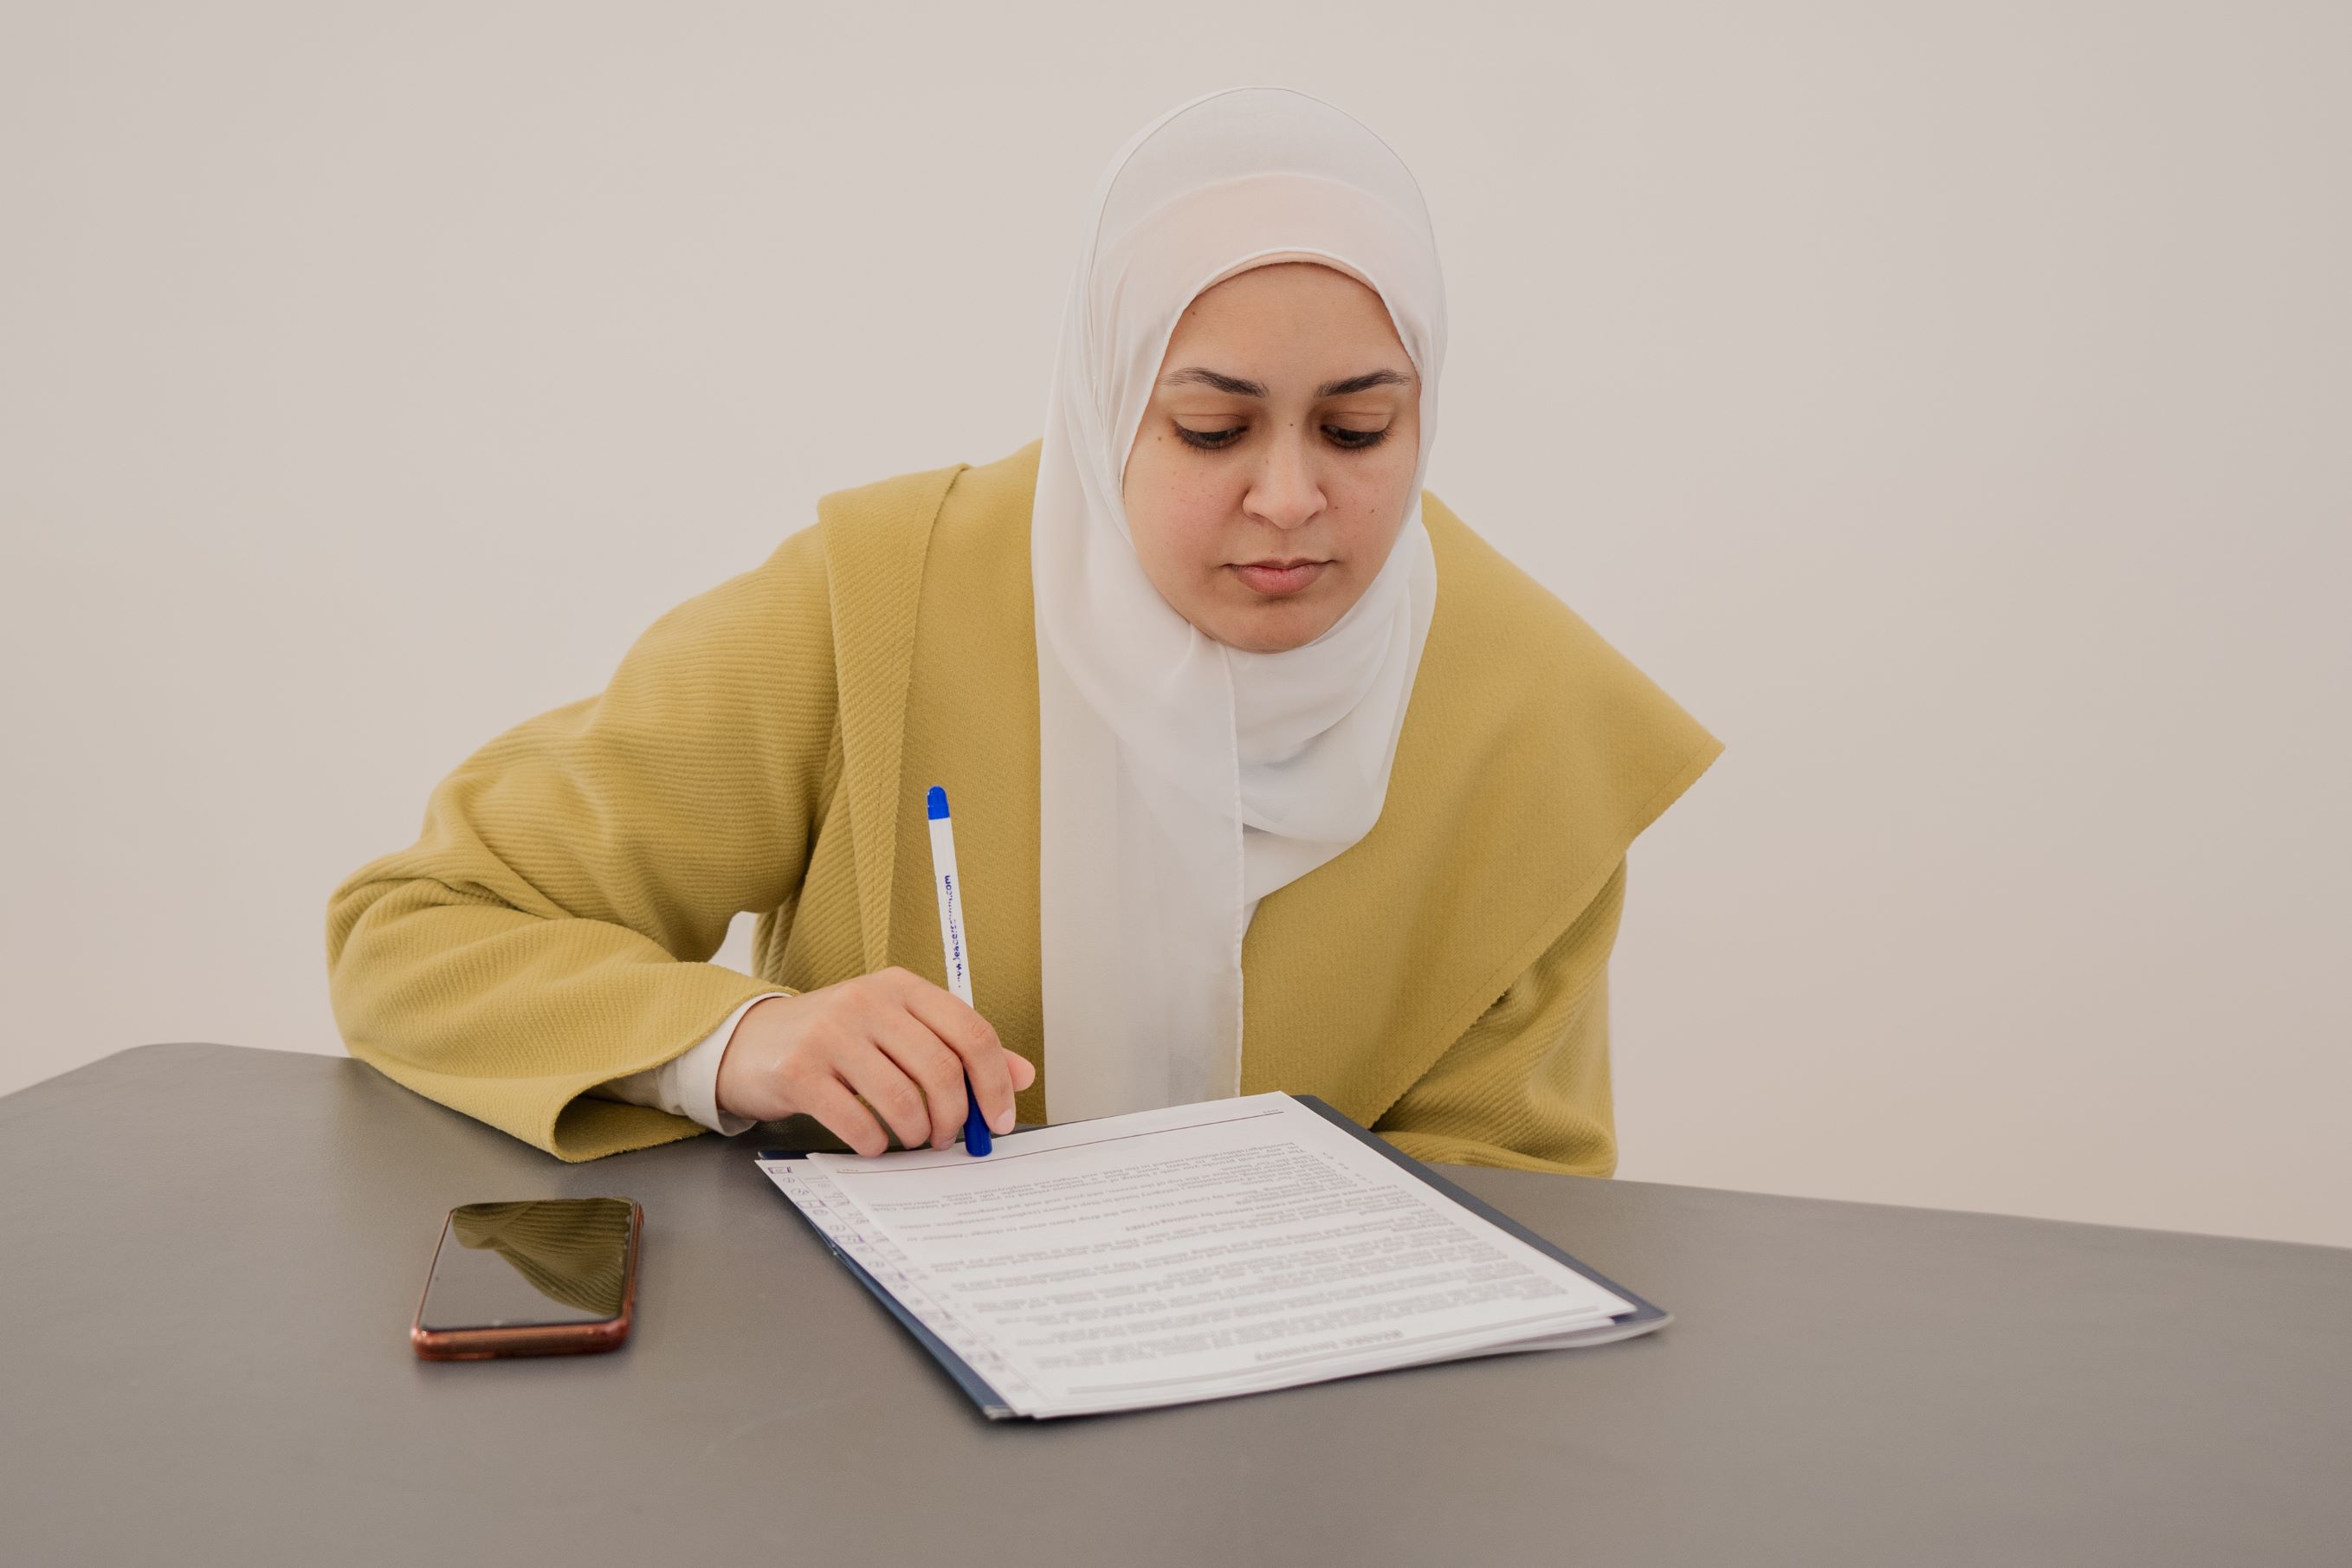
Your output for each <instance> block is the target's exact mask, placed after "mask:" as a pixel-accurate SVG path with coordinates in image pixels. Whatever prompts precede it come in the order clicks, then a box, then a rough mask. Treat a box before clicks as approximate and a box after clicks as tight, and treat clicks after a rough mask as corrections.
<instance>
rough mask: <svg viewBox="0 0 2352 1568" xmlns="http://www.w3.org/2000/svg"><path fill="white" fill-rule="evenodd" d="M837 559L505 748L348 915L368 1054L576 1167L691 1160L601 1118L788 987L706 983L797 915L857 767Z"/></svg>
mask: <svg viewBox="0 0 2352 1568" xmlns="http://www.w3.org/2000/svg"><path fill="white" fill-rule="evenodd" d="M835 690H836V687H835V671H834V652H833V632H832V625H831V620H830V615H829V608H828V601H827V596H826V590H825V569H824V554H823V544H822V537H821V535H820V534H819V532H818V530H817V529H815V528H808V529H804V530H803V531H802V532H800V533H797V534H795V535H793V537H792V538H789V539H787V540H785V541H784V543H783V544H782V545H781V546H779V547H778V548H777V549H776V550H775V552H774V553H773V554H772V556H771V557H770V558H769V559H768V560H767V561H766V562H765V563H764V564H763V565H762V566H761V567H759V568H758V569H755V570H751V571H749V572H746V573H743V574H742V575H740V576H739V577H736V578H733V579H731V580H729V581H727V582H724V583H721V584H720V585H719V586H718V587H716V588H714V589H711V590H710V591H708V592H705V593H703V594H700V595H698V596H697V597H696V598H694V599H691V600H688V601H687V602H685V603H684V604H681V605H679V606H678V607H677V608H676V609H674V610H672V611H670V612H668V613H667V614H665V615H664V616H662V617H661V618H660V619H659V620H658V621H656V622H655V623H654V624H653V626H652V627H650V628H649V629H648V630H647V631H646V632H645V633H644V634H643V635H642V636H641V637H639V638H638V639H637V640H636V642H635V644H634V645H632V646H631V648H630V649H629V651H628V652H627V653H626V654H625V656H624V657H623V659H622V661H621V664H620V665H619V667H618V669H617V670H616V671H615V673H614V675H613V678H612V680H611V682H610V684H609V685H607V686H606V688H605V690H604V692H603V693H602V694H601V695H597V696H594V697H589V698H584V699H583V700H581V701H579V702H575V703H572V704H569V705H567V706H563V707H559V708H556V709H554V710H552V711H551V712H549V713H545V714H541V716H538V717H536V718H532V719H529V720H527V721H525V722H524V723H522V724H520V725H518V726H516V727H514V728H512V729H510V730H509V731H508V732H507V733H505V734H504V735H501V736H499V737H497V738H496V739H493V740H491V741H490V742H489V743H488V744H487V745H485V746H484V747H481V748H480V749H479V750H478V751H477V752H476V753H475V754H474V755H473V756H471V757H470V758H467V759H466V761H465V762H464V763H463V764H462V765H460V766H459V767H458V768H457V770H456V771H455V772H453V773H451V774H450V775H449V776H448V777H447V778H446V779H443V780H442V781H441V783H440V784H439V785H437V786H436V788H435V789H434V790H433V792H432V796H431V799H430V800H429V802H428V803H427V805H426V808H425V825H424V831H423V833H422V834H421V836H420V837H419V838H418V839H417V841H415V843H414V844H412V845H410V846H409V847H408V848H406V849H404V850H401V851H398V852H394V853H392V854H388V855H385V856H383V857H382V858H380V859H378V860H375V861H373V862H369V863H368V864H366V865H364V866H362V867H361V868H360V869H359V870H357V871H355V872H353V873H352V874H351V875H350V876H349V877H347V878H346V879H345V880H344V881H343V883H342V884H341V886H339V887H337V888H336V889H335V890H334V893H333V894H332V895H331V897H330V899H329V902H328V910H327V968H328V992H329V996H330V998H331V1002H332V1004H333V1007H334V1011H335V1017H336V1020H337V1022H338V1024H339V1025H340V1026H341V1030H342V1034H343V1039H344V1041H345V1043H346V1045H347V1046H348V1047H349V1049H350V1051H351V1053H352V1055H353V1056H355V1057H357V1058H359V1059H360V1060H361V1061H365V1062H368V1063H369V1064H370V1065H372V1066H373V1067H375V1068H377V1069H379V1070H380V1071H383V1073H385V1074H386V1075H387V1076H389V1077H391V1078H393V1079H394V1080H395V1081H397V1082H401V1083H403V1084H405V1085H406V1086H407V1087H409V1088H411V1089H413V1090H415V1091H416V1092H419V1093H421V1094H425V1095H427V1096H430V1097H431V1098H433V1099H435V1100H437V1101H440V1102H441V1103H444V1104H446V1105H449V1106H452V1107H454V1108H456V1109H457V1110H459V1111H462V1112H464V1113H467V1115H470V1116H475V1117H478V1118H479V1119H480V1120H482V1121H484V1122H487V1123H488V1124H490V1125H492V1126H495V1127H499V1128H501V1129H503V1130H504V1131H506V1132H509V1133H511V1134H514V1135H515V1136H516V1137H518V1138H520V1139H522V1140H523V1141H524V1142H526V1143H530V1144H532V1145H537V1146H538V1147H540V1148H542V1149H545V1150H548V1151H549V1152H550V1153H552V1154H554V1155H558V1156H559V1157H561V1158H563V1159H566V1160H583V1159H593V1158H595V1157H597V1156H599V1155H608V1154H614V1153H618V1152H620V1151H622V1150H624V1149H632V1148H641V1147H644V1146H646V1145H652V1144H659V1143H667V1142H669V1141H671V1140H673V1139H677V1138H682V1137H688V1136H691V1135H693V1134H695V1133H697V1132H698V1131H700V1130H701V1129H700V1128H699V1127H698V1126H697V1124H695V1123H694V1122H692V1121H690V1120H688V1119H687V1118H685V1117H682V1116H677V1115H672V1114H669V1113H666V1112H663V1111H661V1110H658V1109H656V1108H654V1107H651V1106H646V1105H639V1104H631V1103H626V1102H624V1101H620V1100H617V1099H611V1098H606V1097H603V1096H599V1095H594V1094H591V1093H590V1092H589V1091H590V1090H592V1089H593V1088H594V1087H595V1086H596V1085H598V1084H601V1083H604V1082H607V1081H608V1080H612V1079H614V1078H618V1077H622V1076H624V1075H625V1074H628V1073H632V1072H638V1071H644V1070H646V1069H647V1068H651V1067H655V1066H657V1065H658V1064H660V1063H662V1062H664V1061H667V1060H669V1059H670V1058H672V1057H675V1056H677V1055H678V1054H679V1053H680V1052H682V1051H686V1050H688V1048H689V1047H691V1046H692V1045H693V1044H694V1042H695V1041H696V1040H699V1039H701V1038H703V1037H704V1036H705V1035H706V1034H708V1033H709V1031H710V1030H712V1029H713V1028H715V1027H716V1026H717V1025H718V1024H719V1022H720V1021H721V1020H723V1019H726V1018H727V1017H728V1015H729V1014H730V1013H731V1012H732V1011H733V1010H734V1009H736V1008H738V1007H740V1006H741V1005H742V1004H743V1003H744V1002H746V1001H748V1000H750V999H751V998H753V997H755V996H758V995H760V994H761V993H763V992H773V991H775V990H777V989H779V988H778V987H777V986H775V985H773V984H772V983H770V982H764V981H761V980H758V979H755V978H753V977H751V976H749V975H742V974H738V973H736V972H734V971H732V970H730V969H725V968H721V967H718V966H716V965H713V964H711V963H709V961H708V960H709V958H710V956H711V955H712V954H714V953H716V952H717V951H718V950H719V946H720V944H721V943H722V942H724V941H725V940H726V936H727V929H728V925H729V923H730V921H731V920H732V919H733V917H734V916H735V915H736V914H737V913H738V912H740V911H744V910H769V909H774V908H778V907H780V906H783V905H785V904H789V902H790V901H791V900H792V899H793V896H794V895H795V894H797V892H798V890H799V888H800V884H801V878H802V875H803V872H804V870H805V868H806V865H807V861H808V852H809V849H810V846H811V844H812V842H813V841H814V835H815V831H816V825H817V822H818V821H819V819H820V817H821V815H822V813H823V811H824V805H825V801H826V798H827V796H828V795H829V793H830V791H831V789H832V787H833V784H834V782H835V779H836V778H837V777H838V769H839V766H840V761H839V758H840V752H839V745H838V733H837V726H836V725H835V713H836V711H837V708H836V703H835Z"/></svg>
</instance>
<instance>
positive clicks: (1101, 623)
mask: <svg viewBox="0 0 2352 1568" xmlns="http://www.w3.org/2000/svg"><path fill="white" fill-rule="evenodd" d="M1298 260H1305V261H1313V262H1318V263H1320V264H1322V265H1325V266H1328V267H1333V268H1335V269H1336V270H1338V271H1340V272H1343V273H1345V274H1347V275H1349V277H1354V278H1356V279H1357V280H1358V281H1359V282H1361V283H1363V284H1364V285H1366V286H1367V287H1370V288H1371V289H1372V290H1373V291H1374V292H1375V293H1377V294H1378V295H1379V296H1380V297H1381V300H1382V302H1383V303H1385V304H1386V306H1387V307H1388V312H1389V317H1390V319H1391V321H1392V322H1393V323H1394V325H1395V328H1396V333H1397V337H1398V339H1399V340H1401V341H1402V344H1403V345H1404V349H1405V351H1406V353H1407V354H1408V355H1410V356H1411V358H1412V364H1413V369H1414V371H1415V372H1416V373H1417V375H1418V377H1419V381H1420V414H1421V447H1420V454H1419V459H1418V462H1417V463H1416V465H1415V467H1414V470H1413V476H1412V485H1411V486H1410V489H1409V491H1408V495H1407V499H1406V502H1405V515H1404V519H1403V527H1402V531H1401V532H1400V533H1399V535H1398V536H1397V539H1396V543H1395V546H1394V548H1393V549H1391V552H1390V555H1389V557H1388V559H1387V561H1386V562H1385V563H1384V564H1383V565H1382V567H1381V570H1380V572H1379V573H1378V574H1377V575H1376V576H1375V577H1374V578H1373V580H1372V582H1371V584H1370V587H1369V588H1368V589H1367V590H1366V591H1365V592H1364V595H1363V597H1362V598H1361V599H1360V600H1359V601H1357V602H1356V603H1355V604H1354V605H1353V606H1351V607H1350V608H1349V611H1348V612H1347V613H1346V614H1344V615H1342V616H1341V617H1340V618H1339V622H1337V623H1336V624H1334V625H1333V626H1332V627H1331V628H1330V630H1329V631H1328V632H1324V633H1323V634H1322V635H1321V636H1320V637H1318V638H1317V639H1315V640H1314V641H1313V642H1311V643H1306V644H1304V645H1303V646H1300V647H1297V648H1294V649H1290V650H1287V651H1285V652H1281V653H1251V652H1247V651H1244V650H1242V649H1238V648H1234V647H1231V646H1229V645H1227V644H1224V643H1219V642H1216V641H1215V640H1213V638H1211V637H1210V636H1208V635H1207V634H1206V633H1205V632H1202V631H1200V630H1199V629H1198V628H1196V627H1194V626H1193V625H1192V623H1191V622H1188V621H1186V620H1185V619H1184V618H1183V617H1182V616H1181V614H1179V613H1178V612H1176V610H1175V609H1173V608H1172V607H1171V605H1169V603H1168V602H1167V601H1165V600H1164V599H1162V598H1161V597H1160V592H1159V591H1158V590H1157V589H1155V588H1154V587H1153V586H1152V584H1151V582H1150V579H1149V578H1148V577H1147V576H1146V575H1145V573H1144V570H1143V566H1142V563H1141V561H1140V559H1139V558H1138V556H1137V554H1136V550H1135V547H1134V544H1133V540H1132V537H1131V535H1130V534H1129V525H1128V517H1127V512H1126V508H1125V507H1124V505H1123V504H1122V501H1121V490H1122V485H1121V476H1122V475H1123V473H1124V471H1125V469H1126V465H1127V459H1128V455H1129V451H1130V450H1131V448H1132V447H1133V445H1134V443H1135V439H1136V435H1137V432H1138V428H1139V425H1140V423H1141V422H1142V417H1143V412H1144V409H1145V406H1146V405H1147V404H1148V403H1149V402H1150V397H1151V388H1152V382H1153V379H1154V377H1155V376H1156V375H1157V373H1158V371H1159V369H1160V361H1161V358H1162V356H1163V355H1164V354H1165V353H1166V351H1167V347H1168V342H1169V340H1170V338H1171V335H1172V334H1173V332H1174V330H1175V328H1176V324H1177V320H1178V319H1179V318H1180V317H1181V315H1182V313H1183V311H1184V309H1185V308H1186V307H1187V306H1188V305H1190V304H1191V303H1192V300H1193V299H1194V298H1196V297H1197V296H1199V295H1200V294H1201V292H1202V290H1204V289H1206V288H1209V287H1212V286H1213V285H1215V284H1217V283H1219V282H1222V281H1223V279H1225V278H1227V277H1233V276H1234V275H1235V274H1237V273H1240V272H1244V271H1246V270H1248V269H1249V268H1251V267H1262V266H1266V265H1269V264H1271V263H1274V262H1278V261H1298ZM1444 354H1445V298H1444V280H1443V277H1442V275H1441V273H1440V271H1439V268H1438V261H1437V250H1436V244H1435V240H1434V237H1433V235H1432V233H1431V228H1430V223H1429V214H1428V209H1427V206H1426V204H1424V203H1423V199H1422V195H1421V191H1420V188H1419V187H1418V186H1417V185H1416V184H1415V183H1414V182H1413V179H1412V174H1411V172H1409V171H1407V169H1406V168H1405V166H1404V164H1403V162H1402V161H1400V160H1399V159H1398V157H1397V155H1396V154H1395V153H1394V152H1391V151H1390V149H1389V147H1388V146H1387V144H1386V143H1384V142H1382V141H1381V139H1380V138H1379V137H1378V136H1376V135H1374V134H1373V133H1372V132H1371V131H1370V130H1368V129H1366V128H1365V127H1364V126H1363V125H1362V124H1361V123H1360V122H1359V121H1357V120H1354V119H1353V118H1351V117H1350V116H1349V115H1347V114H1345V113H1343V112H1342V111H1340V110H1338V109H1336V108H1334V107H1333V106H1331V105H1330V104H1328V103H1325V102H1323V101H1322V100H1320V99H1316V98H1312V97H1309V96H1307V94H1304V93H1300V92H1296V91H1292V90H1290V89H1283V88H1264V87H1244V88H1231V89H1224V90H1222V91H1218V92H1213V93H1210V94H1207V95H1205V96H1204V97H1202V98H1198V99H1193V100H1192V102H1190V103H1186V104H1183V105H1181V106H1180V107H1178V108H1177V109H1174V110H1171V111H1170V112H1169V113H1167V114H1165V115H1163V116H1161V117H1160V119H1159V120H1155V121H1153V122H1152V123H1151V124H1150V125H1148V126H1146V127H1145V128H1144V129H1143V130H1142V131H1139V132H1138V133H1137V134H1136V136H1135V137H1134V138H1133V139H1132V140H1130V141H1129V142H1128V144H1127V145H1126V146H1125V147H1124V148H1122V149H1121V150H1120V151H1119V152H1118V155H1117V156H1115V157H1114V158H1113V159H1112V160H1111V162H1110V164H1109V167H1108V169H1107V170H1106V171H1105V172H1104V173H1103V175H1102V178H1101V180H1100V181H1099V183H1097V187H1096V190H1095V193H1094V198H1093V201H1092V203H1091V204H1090V205H1089V208H1088V210H1087V219H1086V223H1085V226H1084V229H1083V232H1082V235H1081V238H1080V244H1079V249H1078V259H1077V265H1076V269H1075V271H1074V273H1073V275H1072V277H1071V280H1070V287H1069V291H1068V294H1067V297H1066V304H1065V307H1064V311H1063V316H1062V322H1061V330H1060V341H1059V347H1058V350H1057V351H1056V354H1055V361H1054V367H1053V379H1052V383H1051V387H1050V391H1049V394H1048V397H1047V401H1046V416H1045V436H1044V440H1043V443H1042V445H1041V448H1040V454H1039V463H1038V471H1037V486H1036V495H1035V500H1034V507H1033V511H1032V516H1031V523H1030V542H1031V562H1032V565H1031V586H1032V592H1033V595H1034V609H1035V618H1036V643H1037V686H1038V691H1037V696H1038V720H1039V747H1038V765H1039V766H1038V775H1039V790H1040V801H1039V829H1040V839H1041V853H1040V863H1039V894H1040V898H1041V906H1040V921H1039V935H1040V941H1041V951H1040V957H1041V971H1040V978H1041V981H1042V984H1043V988H1044V989H1043V1004H1044V1022H1045V1054H1046V1071H1045V1092H1046V1096H1047V1114H1048V1115H1049V1117H1050V1118H1051V1119H1052V1120H1053V1121H1055V1122H1064V1121H1070V1120H1074V1119H1077V1118H1082V1117H1088V1116H1102V1115H1110V1114H1115V1113H1120V1112H1126V1111H1135V1110H1142V1109H1147V1108H1150V1107H1153V1106H1160V1105H1170V1104H1181V1103H1190V1102H1193V1101H1199V1100H1207V1099H1216V1098H1221V1097H1223V1096H1227V1095H1232V1094H1235V1093H1238V1092H1240V1082H1241V1053H1242V1050H1243V1040H1242V1038H1241V1036H1242V967H1241V956H1242V938H1243V936H1244V932H1245V930H1246V929H1247V927H1248V925H1249V922H1250V918H1251V916H1252V915H1253V914H1254V913H1255V909H1256V907H1257V904H1258V901H1259V900H1260V899H1262V898H1264V897H1265V895H1266V894H1270V893H1272V892H1274V891H1275V890H1276V889H1277V888H1280V887H1282V886H1283V885H1284V884H1286V883H1290V882H1293V881H1295V880H1297V878H1299V877H1301V876H1304V875H1306V874H1307V873H1308V872H1310V871H1313V870H1314V869H1315V868H1316V867H1318V866H1319V865H1322V864H1323V863H1324V862H1327V861H1329V860H1331V859H1332V858H1333V857H1334V856H1337V855H1338V854H1339V853H1340V852H1343V851H1345V850H1346V849H1348V848H1349V846H1350V845H1352V844H1354V843H1355V842H1356V841H1359V840H1360V839H1361V838H1362V837H1363V836H1364V835H1365V834H1366V833H1367V832H1369V831H1370V830H1371V827H1372V825H1373V823H1374V822H1376V821H1378V820H1379V819H1380V815H1381V809H1382V806H1383V805H1384V803H1385V802H1386V798H1387V793H1388V784H1389V777H1390V771H1391V764H1392V763H1393V761H1394V759H1395V756H1396V747H1397V737H1398V735H1399V732H1400V730H1401V729H1402V726H1403V723H1404V716H1405V707H1406V704H1407V702H1408V701H1409V699H1410V698H1411V696H1412V689H1413V676H1414V674H1415V672H1416V670H1417V669H1418V668H1419V666H1420V663H1421V655H1422V650H1423V644H1424V643H1425V642H1426V640H1427V637H1428V633H1429V624H1430V617H1431V612H1432V611H1433V607H1434V605H1435V602H1436V596H1437V566H1436V559H1435V557H1434V555H1433V551H1432V548H1431V544H1430V538H1429V534H1428V530H1427V528H1425V527H1424V525H1423V519H1422V515H1421V495H1422V488H1423V484H1424V483H1425V480H1426V476H1427V472H1428V466H1429V454H1430V448H1431V444H1432V443H1433V441H1434V439H1435V437H1436V432H1437V388H1438V372H1439V370H1440V367H1441V365H1442V364H1443V362H1444Z"/></svg>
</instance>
